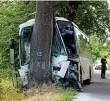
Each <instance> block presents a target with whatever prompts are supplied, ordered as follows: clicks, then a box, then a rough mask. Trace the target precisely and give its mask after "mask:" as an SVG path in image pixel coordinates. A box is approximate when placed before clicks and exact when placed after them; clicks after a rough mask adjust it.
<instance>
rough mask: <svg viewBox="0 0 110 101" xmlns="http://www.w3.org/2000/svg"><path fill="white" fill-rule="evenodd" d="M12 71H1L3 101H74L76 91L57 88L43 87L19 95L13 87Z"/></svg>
mask: <svg viewBox="0 0 110 101" xmlns="http://www.w3.org/2000/svg"><path fill="white" fill-rule="evenodd" d="M10 72H11V70H10V69H2V70H1V69H0V74H1V75H0V79H1V96H2V100H1V101H72V98H73V96H74V95H75V94H76V91H75V90H74V89H73V88H68V89H63V88H61V87H55V86H46V85H44V86H41V87H36V88H31V89H29V90H28V91H24V92H22V93H18V92H17V90H16V89H15V88H14V87H13V83H12V78H11V73H10Z"/></svg>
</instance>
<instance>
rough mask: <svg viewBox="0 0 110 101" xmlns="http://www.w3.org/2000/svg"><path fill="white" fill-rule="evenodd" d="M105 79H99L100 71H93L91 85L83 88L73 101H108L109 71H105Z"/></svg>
mask: <svg viewBox="0 0 110 101" xmlns="http://www.w3.org/2000/svg"><path fill="white" fill-rule="evenodd" d="M106 78H107V79H101V78H100V70H95V71H94V76H93V79H92V83H91V84H90V85H88V86H85V87H84V91H83V92H81V93H78V94H77V95H76V96H75V99H73V101H110V71H107V73H106Z"/></svg>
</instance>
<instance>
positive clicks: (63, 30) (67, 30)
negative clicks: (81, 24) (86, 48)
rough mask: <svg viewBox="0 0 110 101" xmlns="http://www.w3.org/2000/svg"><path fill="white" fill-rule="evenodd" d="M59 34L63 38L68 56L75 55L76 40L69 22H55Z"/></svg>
mask: <svg viewBox="0 0 110 101" xmlns="http://www.w3.org/2000/svg"><path fill="white" fill-rule="evenodd" d="M57 24H58V28H59V31H60V34H61V36H62V38H63V41H64V44H65V47H66V49H67V51H68V53H69V56H72V55H76V54H77V48H76V39H75V37H76V36H75V33H74V27H73V24H72V23H71V22H70V21H60V20H59V21H57Z"/></svg>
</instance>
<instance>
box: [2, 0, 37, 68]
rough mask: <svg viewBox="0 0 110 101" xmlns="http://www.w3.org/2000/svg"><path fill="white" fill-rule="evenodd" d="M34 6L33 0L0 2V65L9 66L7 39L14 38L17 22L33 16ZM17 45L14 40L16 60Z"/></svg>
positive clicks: (16, 32)
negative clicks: (27, 0) (29, 0)
mask: <svg viewBox="0 0 110 101" xmlns="http://www.w3.org/2000/svg"><path fill="white" fill-rule="evenodd" d="M35 7H36V2H35V1H31V2H29V3H28V4H26V2H24V1H13V2H11V1H6V2H5V1H4V2H0V67H4V68H6V67H8V66H9V39H10V38H14V39H16V37H17V36H18V26H19V24H21V23H23V22H25V21H27V20H29V19H31V18H34V12H35ZM18 46H19V45H18V42H17V41H16V46H15V49H16V52H15V57H16V60H17V56H18V50H19V49H18Z"/></svg>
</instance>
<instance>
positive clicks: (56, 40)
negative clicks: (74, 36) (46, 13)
mask: <svg viewBox="0 0 110 101" xmlns="http://www.w3.org/2000/svg"><path fill="white" fill-rule="evenodd" d="M67 60H68V56H67V52H66V48H65V46H64V43H63V40H62V37H61V35H60V33H59V29H58V26H57V24H56V26H55V32H54V35H53V44H52V73H53V74H54V75H57V76H59V77H62V78H64V76H65V74H66V71H67V68H68V66H69V61H67Z"/></svg>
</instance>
